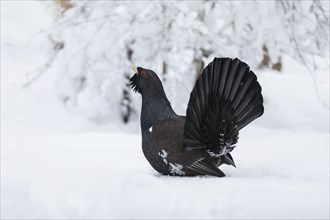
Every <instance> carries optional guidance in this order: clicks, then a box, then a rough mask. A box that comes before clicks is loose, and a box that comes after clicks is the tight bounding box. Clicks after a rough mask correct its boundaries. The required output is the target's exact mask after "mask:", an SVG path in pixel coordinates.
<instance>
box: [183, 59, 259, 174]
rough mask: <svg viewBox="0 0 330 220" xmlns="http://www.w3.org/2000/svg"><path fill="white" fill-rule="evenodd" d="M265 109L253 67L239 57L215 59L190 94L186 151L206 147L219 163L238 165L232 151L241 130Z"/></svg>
mask: <svg viewBox="0 0 330 220" xmlns="http://www.w3.org/2000/svg"><path fill="white" fill-rule="evenodd" d="M263 111H264V107H263V98H262V95H261V87H260V85H259V83H258V81H257V77H256V75H255V74H254V73H253V72H252V71H251V70H250V67H249V66H248V65H247V64H246V63H244V62H242V61H240V60H239V59H237V58H236V59H230V58H215V59H214V60H213V61H212V62H211V63H210V64H209V65H208V66H207V67H205V69H204V70H203V72H202V74H201V76H200V78H199V79H198V80H197V81H196V84H195V87H194V89H193V90H192V92H191V94H190V99H189V103H188V108H187V116H186V121H185V125H184V134H183V151H189V150H196V149H204V150H205V151H207V152H208V153H209V154H210V156H211V157H213V158H219V160H218V161H219V164H222V163H225V164H229V165H233V166H235V163H234V160H233V158H232V156H231V155H230V152H231V151H232V150H233V148H234V145H235V144H236V143H237V140H238V132H239V130H241V129H242V128H243V127H245V126H246V125H247V124H249V123H250V122H252V121H253V120H254V119H256V118H258V117H260V116H261V115H262V114H263ZM219 164H218V165H219ZM208 175H210V174H208Z"/></svg>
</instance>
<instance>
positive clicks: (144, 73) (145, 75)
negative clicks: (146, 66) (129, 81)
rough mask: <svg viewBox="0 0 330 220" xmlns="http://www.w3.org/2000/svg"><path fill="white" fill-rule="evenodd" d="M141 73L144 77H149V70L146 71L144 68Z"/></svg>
mask: <svg viewBox="0 0 330 220" xmlns="http://www.w3.org/2000/svg"><path fill="white" fill-rule="evenodd" d="M141 75H142V76H143V77H144V78H147V72H146V71H144V70H142V71H141Z"/></svg>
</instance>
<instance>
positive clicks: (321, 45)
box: [27, 0, 329, 123]
mask: <svg viewBox="0 0 330 220" xmlns="http://www.w3.org/2000/svg"><path fill="white" fill-rule="evenodd" d="M60 14H61V16H59V18H58V19H57V20H56V22H55V23H54V25H53V26H52V27H50V28H49V29H48V30H45V31H44V32H43V33H45V34H47V35H48V36H49V38H50V39H51V41H50V42H51V43H53V44H54V48H55V49H54V51H53V52H52V56H51V59H50V63H52V65H46V67H47V68H48V67H50V68H57V71H58V73H59V76H58V78H59V80H58V82H57V83H58V85H59V93H60V97H61V99H62V100H63V102H64V103H65V104H66V105H67V106H68V107H70V108H73V109H79V110H81V111H83V112H87V113H88V115H89V117H91V118H93V119H94V120H96V121H97V122H107V121H115V122H125V123H126V122H129V121H131V120H132V119H133V120H135V119H137V118H138V117H137V112H138V108H139V107H138V106H140V105H139V104H138V103H139V100H140V97H138V96H137V95H132V91H131V90H130V89H129V86H128V79H129V76H130V75H131V74H132V73H131V72H130V68H131V66H132V65H137V66H142V67H145V68H150V69H153V70H154V71H155V72H157V73H158V74H159V76H160V78H161V79H162V80H163V82H164V86H165V90H166V92H167V94H168V96H169V99H170V101H171V102H172V105H173V107H174V108H175V109H176V110H177V111H178V112H179V113H181V114H184V112H185V108H186V104H187V102H188V98H189V93H190V91H191V89H192V87H193V84H194V81H195V80H196V78H197V77H198V75H199V73H200V71H201V70H202V68H203V67H204V66H205V64H207V63H208V62H209V61H211V60H212V59H213V57H214V56H218V57H222V56H223V57H238V58H240V59H242V60H244V61H246V62H247V63H249V65H250V66H251V67H252V68H254V69H255V68H261V67H269V68H274V69H277V70H280V69H281V57H282V56H283V54H286V55H289V56H292V57H293V58H295V59H296V60H298V61H299V62H301V63H302V64H303V65H305V66H306V68H308V69H309V71H310V72H313V69H315V68H317V66H316V65H314V64H315V62H314V61H315V60H316V59H318V60H319V59H324V61H325V63H326V64H327V65H329V63H328V60H329V5H328V4H327V2H322V1H319V0H314V1H270V2H269V1H260V2H259V1H234V2H232V1H197V2H190V1H182V2H180V1H168V2H167V1H164V2H159V1H150V2H148V1H147V2H140V1H137V2H136V1H128V2H126V1H96V2H93V1H71V2H70V7H69V8H68V9H66V11H65V12H64V13H63V11H62V12H61V13H60ZM50 63H48V64H50ZM47 68H44V69H42V71H39V72H36V73H35V75H34V76H33V74H32V76H31V79H33V80H34V79H35V78H37V77H38V76H39V75H40V73H41V72H45V71H44V70H46V69H47ZM29 83H30V82H28V83H27V85H29ZM178 91H180V92H178Z"/></svg>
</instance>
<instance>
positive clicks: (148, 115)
mask: <svg viewBox="0 0 330 220" xmlns="http://www.w3.org/2000/svg"><path fill="white" fill-rule="evenodd" d="M177 117H178V116H177V114H175V112H174V111H173V109H172V107H171V104H170V102H169V101H168V99H167V97H166V95H165V92H164V90H162V91H155V92H150V93H147V94H146V93H144V94H143V93H142V111H141V130H142V133H143V132H144V131H146V130H147V129H149V128H150V127H151V126H153V125H154V124H156V123H157V122H159V121H161V120H165V119H174V118H177Z"/></svg>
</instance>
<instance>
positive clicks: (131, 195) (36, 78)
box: [1, 0, 330, 218]
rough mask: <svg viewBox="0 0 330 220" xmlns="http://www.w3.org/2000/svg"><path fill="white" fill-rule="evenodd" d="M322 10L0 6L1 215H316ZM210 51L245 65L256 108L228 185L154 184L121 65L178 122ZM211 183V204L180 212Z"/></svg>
mask: <svg viewBox="0 0 330 220" xmlns="http://www.w3.org/2000/svg"><path fill="white" fill-rule="evenodd" d="M329 4H330V3H329V1H321V0H313V1H284V0H283V1H70V0H49V1H1V176H2V180H1V190H2V193H1V208H2V212H1V216H2V217H3V218H132V217H135V218H136V217H140V218H141V217H142V218H146V217H151V218H158V217H165V218H179V217H183V218H196V217H197V218H271V217H272V218H274V217H279V218H290V217H292V218H297V217H298V218H305V217H307V218H308V217H310V218H314V217H319V218H329V209H328V206H329V197H328V195H329V188H328V184H329V65H330V61H329V51H330V48H329V40H330V38H329V33H330V32H329V24H330V23H329ZM214 57H232V58H234V57H238V58H239V59H241V60H243V61H244V62H246V63H248V64H249V65H250V67H251V69H252V70H253V71H254V72H255V73H256V75H257V76H258V80H259V82H260V84H261V86H262V89H263V96H264V101H265V103H264V105H265V113H264V115H263V116H262V117H261V118H260V119H257V120H256V121H255V122H253V123H252V125H251V128H249V127H250V126H247V128H246V131H245V129H244V131H242V136H241V139H240V142H239V145H242V147H241V146H239V147H238V148H237V157H238V163H239V165H240V166H238V169H236V170H233V169H232V168H224V169H225V171H227V172H228V173H229V177H232V178H228V179H226V180H224V181H223V180H217V179H212V178H209V179H208V178H206V180H205V181H207V182H206V183H205V182H203V179H200V178H197V179H193V180H190V179H189V178H188V179H187V178H182V179H178V178H172V179H171V178H168V177H159V176H158V175H157V174H156V173H155V172H154V171H152V169H151V168H150V166H149V165H148V163H147V162H146V160H145V159H144V157H143V154H142V151H141V146H140V142H141V140H140V136H139V135H140V127H139V126H140V125H139V114H140V108H141V97H140V95H139V94H135V93H134V92H133V91H132V90H131V89H130V88H129V78H130V76H132V74H133V73H132V71H131V67H132V66H133V65H136V66H141V67H144V68H148V69H152V70H154V71H155V72H156V73H157V74H158V76H159V77H160V78H161V80H162V82H163V85H164V88H165V92H166V94H167V96H168V98H169V100H170V102H171V104H172V107H173V108H174V110H175V111H176V112H177V113H178V114H181V115H185V111H186V106H187V103H188V99H189V95H190V91H191V90H192V88H193V86H194V83H195V81H196V79H197V78H198V77H199V75H200V73H201V71H202V69H203V68H204V67H205V66H206V65H207V64H208V63H209V62H211V61H212V60H213V58H214ZM244 142H245V143H244ZM243 146H244V147H243ZM240 147H241V148H240ZM239 148H240V149H239ZM244 149H245V150H244ZM239 151H240V152H239ZM235 153H236V152H235ZM234 158H235V155H234ZM279 161H281V162H280V164H279ZM307 161H309V162H307ZM240 162H241V164H240ZM239 167H241V168H239ZM302 167H303V168H302ZM279 170H280V171H279ZM128 176H129V177H128ZM259 178H261V179H262V180H263V181H260V182H259V181H256V179H259ZM269 178H271V179H269ZM114 179H115V180H114ZM144 179H146V180H145V181H144ZM284 180H286V181H284ZM217 181H220V182H221V181H222V182H221V184H222V186H223V187H222V188H220V189H218V186H219V182H217ZM267 181H270V182H267ZM304 181H305V182H304ZM257 182H258V183H257ZM288 182H289V183H288ZM181 184H184V185H188V186H190V187H188V188H189V190H188V189H187V190H186V191H185V190H184V191H183V192H182V191H180V192H178V191H176V190H175V189H173V188H176V187H177V188H176V189H177V190H178V189H179V188H181V189H182V186H181ZM201 184H202V185H203V184H206V185H208V184H209V185H208V186H209V187H207V188H208V190H210V191H200V185H201ZM256 184H257V185H256ZM258 184H261V185H258ZM267 184H268V185H270V186H274V187H275V185H277V186H279V188H276V187H275V188H273V187H271V189H270V188H263V187H264V186H265V185H267ZM169 185H171V187H169ZM233 186H234V188H232V187H233ZM246 186H250V187H249V188H244V187H246ZM294 186H300V187H298V189H296V191H295V192H294V193H292V189H293V188H294ZM228 187H229V189H228ZM235 187H236V188H235ZM260 187H261V188H260ZM215 188H216V189H215ZM118 189H120V190H119V191H118ZM211 189H212V190H220V191H219V193H221V194H222V195H223V197H222V198H218V197H215V196H212V198H211V199H210V200H208V199H206V198H205V199H204V200H203V201H204V202H205V203H203V204H204V205H201V206H202V208H201V209H198V210H195V211H191V210H190V211H189V207H191V206H194V205H196V204H199V203H200V198H204V197H203V195H208V194H209V193H210V192H213V191H212V190H211ZM225 189H227V191H223V190H225ZM262 189H264V191H263V190H262ZM205 190H206V189H205ZM239 190H241V191H242V192H243V193H242V194H241V195H240V196H238V197H235V198H232V193H234V192H237V191H239ZM260 190H261V193H260V195H256V194H258V193H257V192H260ZM315 190H316V191H315ZM173 191H174V192H176V194H175V195H172V194H171V192H173ZM191 191H195V192H196V191H197V192H199V193H198V196H195V197H192V198H191V199H190V201H186V200H185V201H182V200H181V199H180V198H185V197H187V195H188V193H190V192H191ZM217 192H218V191H217ZM157 193H160V194H157ZM165 195H167V196H169V197H170V198H167V197H166V196H165ZM301 195H305V196H309V200H307V199H306V198H305V197H300V196H301ZM157 196H158V197H157ZM142 197H145V198H149V199H148V202H147V203H146V204H145V203H143V200H142ZM251 197H252V198H253V199H252V201H249V202H247V201H248V198H250V199H251ZM159 198H167V200H165V201H163V199H159ZM281 198H285V201H286V202H283V201H282V199H281ZM311 198H312V199H311ZM268 199H269V200H270V201H268ZM140 200H141V201H140ZM228 200H230V201H231V202H229V203H228ZM134 201H137V202H136V203H135V202H134ZM166 201H167V202H166ZM265 201H268V202H265ZM278 201H282V202H278ZM316 201H317V202H316ZM95 202H96V203H97V202H98V203H99V204H100V205H96V207H95ZM246 202H247V203H249V206H246V204H247V203H246ZM314 202H315V203H318V204H319V205H318V206H316V205H313V204H314ZM137 203H139V205H137ZM224 203H226V205H224V206H222V208H219V207H220V206H221V204H224ZM143 204H145V205H143ZM155 204H156V207H153V206H154V205H155ZM184 204H185V205H184ZM235 204H236V205H235ZM266 204H272V207H273V208H270V207H269V206H268V205H266ZM236 206H237V207H236ZM123 207H125V208H126V209H127V210H129V211H130V212H129V213H127V212H124V211H123ZM152 207H153V208H152ZM164 207H165V209H166V210H167V211H166V210H165V211H164ZM217 207H218V208H217ZM257 207H259V208H260V207H261V209H262V210H264V211H262V212H259V211H257V210H258V209H259V208H257ZM233 208H235V210H236V208H237V209H238V210H240V211H239V212H233V210H232V209H233ZM302 209H303V210H304V209H305V211H303V212H301V210H302ZM187 210H188V211H187ZM278 210H281V211H278ZM298 210H299V211H298ZM162 211H163V212H162ZM160 213H162V214H160Z"/></svg>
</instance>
